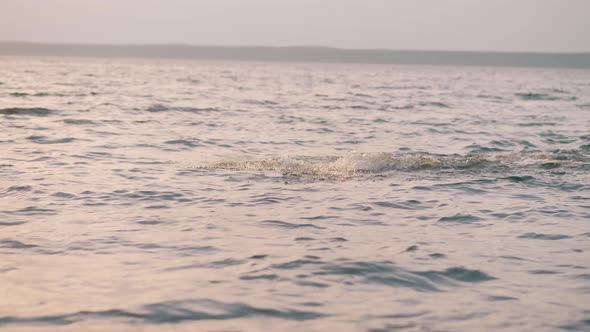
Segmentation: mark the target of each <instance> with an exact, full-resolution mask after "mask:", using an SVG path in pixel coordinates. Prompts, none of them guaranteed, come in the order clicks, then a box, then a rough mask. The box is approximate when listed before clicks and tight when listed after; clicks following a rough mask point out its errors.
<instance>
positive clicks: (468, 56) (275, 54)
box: [0, 42, 590, 69]
mask: <svg viewBox="0 0 590 332" xmlns="http://www.w3.org/2000/svg"><path fill="white" fill-rule="evenodd" d="M0 55H13V56H14V55H17V56H68V57H71V56H73V57H78V56H81V57H141V58H171V59H199V60H239V61H288V62H323V63H330V62H333V63H366V64H412V65H448V66H507V67H556V68H588V69H590V53H508V52H464V51H396V50H360V49H338V48H329V47H307V46H295V47H266V46H191V45H179V44H172V45H98V44H96V45H95V44H43V43H28V42H0Z"/></svg>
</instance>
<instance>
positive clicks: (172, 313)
mask: <svg viewBox="0 0 590 332" xmlns="http://www.w3.org/2000/svg"><path fill="white" fill-rule="evenodd" d="M324 316H326V315H325V314H322V313H318V312H312V311H300V310H292V309H284V310H281V309H274V308H260V307H254V306H251V305H248V304H244V303H226V302H219V301H214V300H210V299H202V300H182V301H168V302H159V303H153V304H147V305H144V306H143V307H142V308H141V310H137V311H128V310H120V309H110V310H102V311H79V312H75V313H67V314H61V315H59V314H58V315H46V316H29V317H17V316H4V317H3V316H0V327H2V326H9V325H70V324H75V323H78V322H83V321H87V320H92V319H106V320H114V319H120V320H124V321H136V322H143V323H148V324H164V323H167V324H174V323H182V322H186V321H203V320H231V319H240V318H249V317H270V318H279V319H285V320H293V321H305V320H312V319H317V318H321V317H324Z"/></svg>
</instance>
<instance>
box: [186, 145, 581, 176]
mask: <svg viewBox="0 0 590 332" xmlns="http://www.w3.org/2000/svg"><path fill="white" fill-rule="evenodd" d="M564 156H565V157H564ZM589 162H590V158H589V157H588V155H587V153H586V152H585V151H584V150H576V151H569V153H568V154H567V155H565V154H563V153H561V152H559V151H558V152H550V153H539V152H535V153H524V152H521V153H518V152H513V153H504V154H501V153H495V154H489V153H486V154H469V155H435V154H430V153H389V152H372V153H367V152H350V153H347V154H345V155H342V156H320V157H313V156H282V157H274V158H264V159H258V160H256V159H255V160H247V161H232V162H217V163H212V164H208V165H200V166H195V168H196V169H203V170H216V169H218V170H231V171H250V172H252V171H254V172H259V171H275V172H279V173H281V174H282V175H283V176H288V177H308V178H310V179H322V178H323V179H331V180H346V179H351V178H355V177H362V176H367V175H376V174H383V173H387V172H390V171H421V170H451V171H464V170H474V169H476V170H479V171H480V172H485V171H486V169H488V170H490V169H491V170H497V169H498V168H501V167H509V168H512V169H514V168H520V169H522V170H524V169H526V168H528V167H533V168H544V169H553V168H559V167H562V168H564V167H576V166H579V165H586V164H587V163H589Z"/></svg>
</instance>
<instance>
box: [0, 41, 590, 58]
mask: <svg viewBox="0 0 590 332" xmlns="http://www.w3.org/2000/svg"><path fill="white" fill-rule="evenodd" d="M0 44H29V45H46V46H99V47H100V46H102V47H144V46H151V47H158V46H168V47H170V46H175V47H195V48H267V49H289V48H299V49H304V48H307V49H326V50H335V51H374V52H424V53H437V52H438V53H487V54H490V53H491V54H539V55H543V54H546V55H561V54H563V55H581V54H589V55H590V50H588V51H514V50H509V51H508V50H473V49H460V50H459V49H458V50H453V49H410V48H378V47H375V48H354V47H338V46H326V45H305V44H295V45H263V44H258V45H256V44H249V45H238V44H233V45H232V44H191V43H179V42H171V43H165V42H155V43H117V42H113V43H102V42H99V43H95V42H43V41H27V40H0Z"/></svg>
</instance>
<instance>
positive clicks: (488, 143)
mask: <svg viewBox="0 0 590 332" xmlns="http://www.w3.org/2000/svg"><path fill="white" fill-rule="evenodd" d="M0 133H1V136H0V148H1V155H0V179H1V182H0V329H3V330H7V331H38V330H43V331H45V330H51V331H82V330H85V331H91V330H97V331H105V330H111V331H135V330H141V331H164V330H174V331H201V330H202V331H207V330H209V331H258V330H266V331H372V332H376V331H393V330H396V331H397V330H402V331H403V330H408V331H474V330H477V331H554V330H574V331H576V330H579V331H583V330H590V300H589V299H590V297H589V296H590V270H589V265H590V264H589V263H590V262H589V251H590V227H589V223H590V71H580V70H554V69H505V68H475V67H474V68H459V67H457V68H450V67H448V68H447V67H417V66H416V67H412V66H376V65H375V66H372V65H314V64H279V63H276V64H264V63H231V62H217V63H215V62H211V63H208V62H190V61H148V60H139V59H135V60H133V59H127V60H113V59H108V60H105V59H59V58H6V57H5V58H0Z"/></svg>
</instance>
